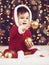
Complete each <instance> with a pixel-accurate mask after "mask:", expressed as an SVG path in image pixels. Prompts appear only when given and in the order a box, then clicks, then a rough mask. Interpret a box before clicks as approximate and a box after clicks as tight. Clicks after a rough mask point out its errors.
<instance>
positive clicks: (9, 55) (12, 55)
mask: <svg viewBox="0 0 49 65" xmlns="http://www.w3.org/2000/svg"><path fill="white" fill-rule="evenodd" d="M4 57H5V58H17V57H18V54H17V53H16V52H15V51H12V50H9V49H6V50H4Z"/></svg>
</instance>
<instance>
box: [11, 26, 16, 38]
mask: <svg viewBox="0 0 49 65" xmlns="http://www.w3.org/2000/svg"><path fill="white" fill-rule="evenodd" d="M16 34H17V27H16V26H13V27H12V28H11V30H10V38H14V37H15V35H16Z"/></svg>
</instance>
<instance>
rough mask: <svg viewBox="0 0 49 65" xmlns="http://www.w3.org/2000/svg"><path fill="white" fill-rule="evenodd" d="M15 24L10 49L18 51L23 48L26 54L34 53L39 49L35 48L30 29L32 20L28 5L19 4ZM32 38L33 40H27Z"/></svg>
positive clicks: (16, 9)
mask: <svg viewBox="0 0 49 65" xmlns="http://www.w3.org/2000/svg"><path fill="white" fill-rule="evenodd" d="M14 20H15V25H14V26H13V27H12V28H11V30H10V41H9V50H13V51H15V52H18V51H20V50H22V51H23V52H24V54H25V55H27V54H34V53H35V52H36V51H37V49H36V48H33V49H30V48H31V47H32V46H33V42H32V40H31V38H32V35H31V32H30V30H29V28H30V23H31V20H32V14H31V11H30V9H29V8H28V7H27V6H26V5H18V6H17V7H15V10H14ZM27 38H28V40H29V39H30V40H31V42H30V41H29V42H28V41H27V42H26V40H27Z"/></svg>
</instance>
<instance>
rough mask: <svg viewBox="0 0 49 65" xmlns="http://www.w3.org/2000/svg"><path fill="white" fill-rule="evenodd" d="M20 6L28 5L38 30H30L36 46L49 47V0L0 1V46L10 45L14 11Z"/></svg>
mask: <svg viewBox="0 0 49 65" xmlns="http://www.w3.org/2000/svg"><path fill="white" fill-rule="evenodd" d="M19 4H25V5H27V6H28V7H29V8H30V9H31V11H32V19H33V20H34V21H37V22H38V23H39V26H38V28H36V29H33V28H30V31H31V33H32V39H33V42H34V44H35V45H49V2H48V0H0V45H8V42H9V40H10V37H9V31H10V29H11V27H12V26H13V25H14V18H13V11H14V8H15V7H16V6H18V5H19Z"/></svg>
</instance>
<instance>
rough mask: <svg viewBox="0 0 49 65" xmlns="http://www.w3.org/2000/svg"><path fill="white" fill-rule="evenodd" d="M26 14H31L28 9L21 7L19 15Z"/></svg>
mask: <svg viewBox="0 0 49 65" xmlns="http://www.w3.org/2000/svg"><path fill="white" fill-rule="evenodd" d="M25 12H28V13H29V11H28V9H26V8H25V7H20V8H18V9H17V15H19V13H21V14H23V13H25Z"/></svg>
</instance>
